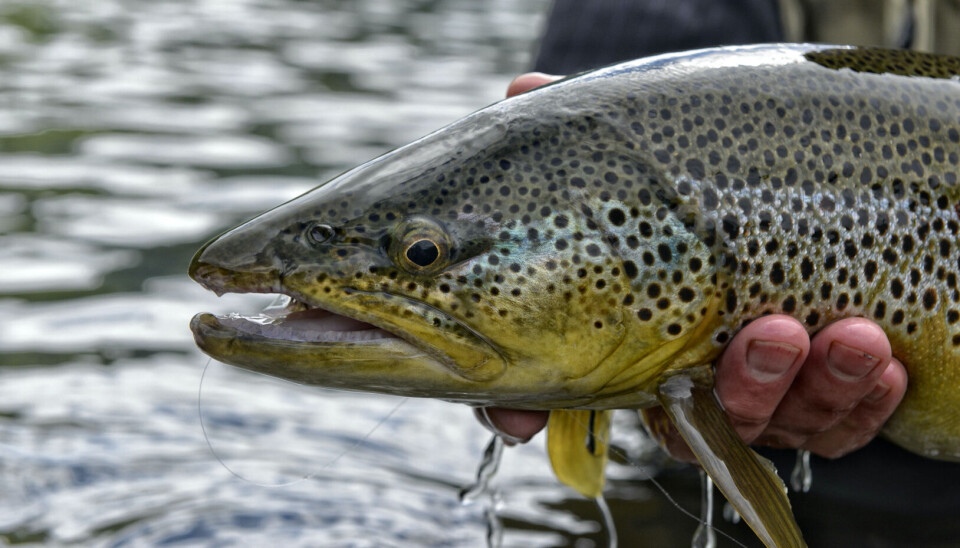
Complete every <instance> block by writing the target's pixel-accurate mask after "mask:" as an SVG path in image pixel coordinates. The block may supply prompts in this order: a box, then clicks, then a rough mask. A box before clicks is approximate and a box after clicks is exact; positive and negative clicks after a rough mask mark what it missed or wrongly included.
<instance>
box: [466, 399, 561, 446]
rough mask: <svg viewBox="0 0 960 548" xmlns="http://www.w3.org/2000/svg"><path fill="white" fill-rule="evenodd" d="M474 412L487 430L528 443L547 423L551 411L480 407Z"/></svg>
mask: <svg viewBox="0 0 960 548" xmlns="http://www.w3.org/2000/svg"><path fill="white" fill-rule="evenodd" d="M473 411H474V414H475V415H476V416H477V420H478V421H480V424H482V425H483V426H484V427H485V428H486V429H487V430H490V431H491V432H493V433H494V434H496V435H498V436H500V437H501V438H503V439H504V440H505V441H508V442H510V443H526V442H528V441H530V438H532V437H533V436H534V434H536V433H537V432H539V431H540V430H543V428H544V427H545V426H546V425H547V418H548V417H549V416H550V412H549V411H524V410H520V409H504V408H503V407H478V408H475V409H474V410H473Z"/></svg>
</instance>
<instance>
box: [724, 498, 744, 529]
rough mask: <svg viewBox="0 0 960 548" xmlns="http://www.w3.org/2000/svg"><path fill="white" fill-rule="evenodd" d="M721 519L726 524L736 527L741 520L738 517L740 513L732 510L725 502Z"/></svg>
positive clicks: (730, 505)
mask: <svg viewBox="0 0 960 548" xmlns="http://www.w3.org/2000/svg"><path fill="white" fill-rule="evenodd" d="M723 519H725V520H726V521H727V522H728V523H732V524H734V525H736V524H738V523H740V520H741V519H742V518H741V517H740V512H737V509H736V508H734V507H733V505H732V504H730V503H729V502H725V503H723Z"/></svg>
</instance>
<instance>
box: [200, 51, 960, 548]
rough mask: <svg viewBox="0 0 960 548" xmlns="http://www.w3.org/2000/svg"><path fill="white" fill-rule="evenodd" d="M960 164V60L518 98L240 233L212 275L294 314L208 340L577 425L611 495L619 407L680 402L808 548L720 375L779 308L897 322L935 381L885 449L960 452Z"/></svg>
mask: <svg viewBox="0 0 960 548" xmlns="http://www.w3.org/2000/svg"><path fill="white" fill-rule="evenodd" d="M958 166H960V59H958V58H954V57H949V56H941V55H935V54H927V53H918V52H911V51H901V50H885V49H876V48H858V47H849V46H832V45H811V44H766V45H754V46H739V47H724V48H713V49H704V50H696V51H690V52H680V53H673V54H665V55H660V56H655V57H649V58H644V59H639V60H635V61H630V62H627V63H623V64H618V65H612V66H609V67H606V68H602V69H599V70H595V71H592V72H587V73H583V74H580V75H576V76H573V77H569V78H566V79H563V80H560V81H558V82H555V83H552V84H550V85H547V86H544V87H542V88H538V89H535V90H532V91H529V92H527V93H524V94H521V95H519V96H516V97H512V98H509V99H506V100H504V101H500V102H498V103H495V104H493V105H491V106H489V107H486V108H484V109H482V110H479V111H477V112H475V113H473V114H471V115H469V116H467V117H465V118H463V119H461V120H459V121H457V122H454V123H453V124H451V125H449V126H447V127H445V128H443V129H440V130H438V131H436V132H434V133H432V134H430V135H428V136H426V137H424V138H422V139H420V140H417V141H415V142H413V143H411V144H409V145H407V146H404V147H401V148H399V149H396V150H394V151H392V152H389V153H387V154H385V155H383V156H380V157H378V158H376V159H374V160H371V161H370V162H367V163H365V164H363V165H361V166H359V167H357V168H355V169H353V170H351V171H348V172H346V173H344V174H342V175H340V176H338V177H336V178H334V179H333V180H331V181H329V182H327V183H326V184H323V185H320V186H319V187H317V188H316V189H314V190H311V191H309V192H307V193H306V194H304V195H302V196H300V197H298V198H295V199H293V200H292V201H289V202H287V203H285V204H282V205H280V206H278V207H276V208H274V209H272V210H270V211H267V212H266V213H263V214H262V215H260V216H258V217H256V218H254V219H252V220H250V221H248V222H246V223H244V224H242V225H240V226H238V227H237V228H234V229H232V230H229V231H228V232H226V233H224V234H223V235H221V236H219V237H217V238H215V239H213V240H212V241H211V242H209V243H207V244H206V245H205V246H204V247H203V248H202V249H200V250H199V251H198V252H197V254H196V256H195V257H194V259H193V262H192V263H191V265H190V268H189V274H190V276H191V277H192V278H193V279H194V280H196V281H197V282H199V283H200V284H201V285H203V286H204V287H206V288H208V289H211V290H213V291H215V292H216V293H218V294H222V293H226V292H257V293H278V294H282V295H285V296H287V297H288V302H287V304H286V305H285V306H280V307H274V308H272V309H270V310H266V311H264V313H263V314H261V315H260V316H255V317H243V316H240V315H238V314H227V315H223V316H215V315H211V314H198V315H197V316H195V317H194V318H193V320H192V321H191V329H192V331H193V333H194V337H195V340H196V342H197V344H198V346H199V347H200V348H201V349H202V350H203V351H204V352H206V353H207V354H209V355H210V356H212V357H213V358H215V359H217V360H220V361H222V362H225V363H228V364H232V365H235V366H238V367H241V368H246V369H249V370H253V371H257V372H260V373H264V374H267V375H272V376H276V377H281V378H284V379H288V380H291V381H294V382H298V383H303V384H308V385H319V386H326V387H332V388H342V389H349V390H361V391H371V392H380V393H387V394H395V395H402V396H414V397H428V398H440V399H444V400H449V401H453V402H462V403H466V404H469V405H474V406H486V405H498V406H506V407H513V408H520V409H545V410H551V413H550V419H549V422H548V426H547V437H548V450H549V453H550V458H551V461H552V463H553V467H554V470H555V471H556V472H557V475H558V477H559V478H560V479H561V481H564V482H565V483H567V484H568V485H571V486H573V487H574V488H575V489H577V490H578V491H580V492H581V493H583V494H585V495H587V496H598V495H599V494H600V493H601V492H602V489H603V468H604V464H605V463H606V458H607V447H608V446H607V443H606V435H607V432H608V431H609V422H610V420H609V414H610V413H611V412H612V410H613V409H621V408H626V409H649V408H651V407H655V406H661V407H663V409H664V410H665V411H666V414H665V415H666V417H668V419H669V420H670V421H671V422H672V424H673V425H674V426H675V427H676V428H677V429H678V430H679V432H680V433H681V435H682V436H683V437H684V439H685V440H686V441H687V443H688V445H690V447H691V449H692V450H693V452H694V454H695V455H696V457H697V459H698V461H699V463H700V465H701V466H702V467H703V468H704V469H705V470H706V471H707V473H708V474H709V475H710V477H711V478H712V479H713V481H714V482H715V483H716V485H717V486H718V487H719V489H720V490H721V491H722V492H723V493H724V495H725V496H726V497H727V498H728V500H729V501H730V502H731V503H732V504H733V506H734V507H735V508H736V510H737V511H738V512H739V513H740V514H741V516H743V518H744V520H745V521H746V522H747V523H748V524H749V525H750V527H751V528H752V529H753V531H754V532H755V533H756V534H757V536H758V537H759V538H760V539H761V541H762V542H763V543H764V544H765V545H766V546H778V547H785V546H804V545H805V543H804V540H803V536H802V533H801V531H800V530H799V528H798V526H797V524H796V522H795V520H794V518H793V515H792V511H791V509H790V503H789V500H788V498H787V496H786V494H785V488H784V486H783V484H782V482H781V481H780V480H779V479H778V478H777V476H776V474H775V473H774V471H773V470H772V466H771V465H769V463H768V462H766V461H765V460H764V459H762V458H761V457H759V456H758V455H757V454H756V453H755V452H753V451H752V450H751V449H750V448H749V447H747V446H746V445H745V444H744V443H743V442H742V441H741V440H740V439H739V437H738V436H737V434H736V432H735V431H734V430H733V428H732V427H731V425H730V422H729V420H728V419H727V418H726V416H725V415H724V413H723V411H722V408H721V406H720V404H719V403H718V402H717V400H716V397H715V396H714V394H713V390H712V386H713V382H714V376H713V369H712V364H713V362H714V361H715V360H716V359H717V357H718V356H719V355H720V353H721V352H722V351H723V349H724V348H725V346H726V345H727V343H728V342H729V341H730V340H731V338H732V337H733V336H734V335H735V334H736V333H737V331H738V330H739V329H741V328H742V327H743V326H744V325H746V324H747V323H749V322H750V321H751V320H754V319H756V318H758V317H761V316H764V315H766V314H787V315H790V316H792V317H794V318H797V319H798V320H800V321H801V322H802V323H803V325H804V326H805V327H806V329H807V330H808V331H809V332H810V333H811V334H812V333H814V332H816V331H817V330H818V329H820V328H822V327H824V326H825V325H827V324H829V323H830V322H833V321H835V320H838V319H841V318H847V317H864V318H869V319H871V320H873V321H875V322H877V323H878V324H879V325H880V326H882V327H883V329H884V330H885V331H886V333H887V335H888V337H889V339H890V343H891V346H892V349H893V355H894V356H896V357H897V358H898V359H899V360H900V361H902V362H903V363H904V365H905V367H906V368H907V371H908V374H909V380H910V381H909V387H908V388H907V392H906V395H905V397H904V399H903V401H902V403H901V404H900V406H899V407H898V408H897V410H896V412H895V413H894V414H893V416H892V417H891V418H890V420H889V421H888V422H887V423H886V425H885V426H884V428H883V431H882V434H883V435H884V436H886V437H887V438H888V439H890V440H892V441H893V442H894V443H896V444H898V445H900V446H902V447H904V448H906V449H908V450H910V451H913V452H915V453H918V454H920V455H924V456H927V457H931V458H937V459H944V460H955V461H956V460H960V411H958V410H960V288H958V285H957V272H958V270H960V240H958V232H960V187H958V183H957V173H958V171H960V167H958ZM649 426H650V429H651V430H653V431H657V429H658V428H662V427H663V426H664V425H656V424H652V425H649Z"/></svg>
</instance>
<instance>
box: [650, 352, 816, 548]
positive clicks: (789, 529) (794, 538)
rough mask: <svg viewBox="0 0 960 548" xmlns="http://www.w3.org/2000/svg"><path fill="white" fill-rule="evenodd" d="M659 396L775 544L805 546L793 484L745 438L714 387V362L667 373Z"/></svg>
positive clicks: (706, 465) (753, 523) (735, 500)
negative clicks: (794, 508)
mask: <svg viewBox="0 0 960 548" xmlns="http://www.w3.org/2000/svg"><path fill="white" fill-rule="evenodd" d="M657 398H658V399H659V400H660V404H661V405H662V406H663V408H664V410H665V411H666V412H667V415H668V416H669V417H670V420H672V421H673V424H674V426H676V428H677V430H679V431H680V435H681V436H683V439H684V441H686V442H687V445H689V446H690V449H691V450H692V451H693V453H694V455H696V456H697V460H699V461H700V466H702V467H703V469H704V470H706V472H707V473H708V474H709V475H710V477H711V478H712V479H713V482H714V483H715V484H716V485H717V487H718V488H720V491H721V492H722V493H723V494H724V496H725V497H726V498H727V500H728V501H729V502H730V504H732V505H733V507H734V508H735V509H736V510H737V512H739V513H740V515H741V516H742V517H743V519H744V521H746V522H747V524H748V525H749V526H750V528H751V529H753V531H754V533H756V534H757V536H758V537H760V540H762V541H763V543H764V545H766V546H768V547H770V548H788V547H805V546H806V543H805V542H804V540H803V535H802V533H801V532H800V528H799V527H798V526H797V523H796V521H795V520H794V518H793V511H792V510H791V509H790V501H789V500H788V499H787V494H786V492H787V489H786V486H784V484H783V481H782V480H781V479H780V477H779V476H777V473H776V469H775V468H774V466H773V464H772V463H771V462H770V461H768V460H767V459H765V458H763V457H761V456H760V455H758V454H757V453H755V452H754V451H753V450H752V449H750V448H749V447H747V445H746V444H744V443H743V441H742V440H741V439H740V436H739V435H738V434H737V432H736V430H734V429H733V425H732V424H730V419H729V418H728V417H727V415H726V413H724V412H723V408H722V407H721V406H720V402H719V401H717V398H716V396H715V395H714V393H713V368H712V367H711V366H701V367H697V368H694V369H688V370H686V371H685V372H683V373H680V374H677V375H673V376H671V377H668V378H667V379H665V380H664V381H663V382H662V383H660V386H659V387H658V390H657Z"/></svg>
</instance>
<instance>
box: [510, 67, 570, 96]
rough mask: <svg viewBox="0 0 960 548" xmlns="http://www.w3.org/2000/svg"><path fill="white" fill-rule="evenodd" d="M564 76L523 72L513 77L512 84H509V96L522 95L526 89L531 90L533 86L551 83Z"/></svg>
mask: <svg viewBox="0 0 960 548" xmlns="http://www.w3.org/2000/svg"><path fill="white" fill-rule="evenodd" d="M561 78H563V76H553V75H551V74H543V73H542V72H528V73H526V74H521V75H520V76H517V77H516V78H514V79H513V81H512V82H510V85H509V86H507V97H513V96H514V95H520V94H521V93H523V92H525V91H530V90H531V89H533V88H538V87H540V86H542V85H544V84H549V83H550V82H553V81H556V80H559V79H561Z"/></svg>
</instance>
